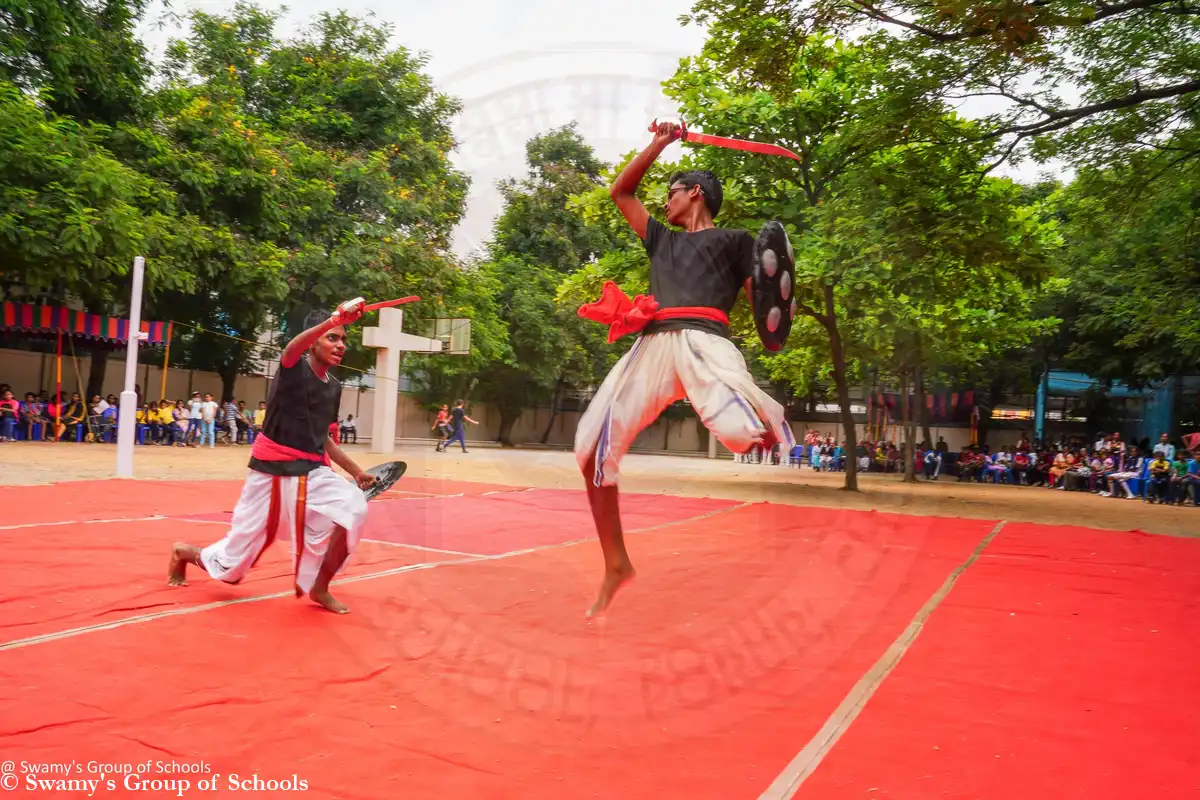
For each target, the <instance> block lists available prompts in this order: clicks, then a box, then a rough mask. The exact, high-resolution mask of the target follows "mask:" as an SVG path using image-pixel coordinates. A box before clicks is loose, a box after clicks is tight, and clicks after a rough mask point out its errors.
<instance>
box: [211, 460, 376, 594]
mask: <svg viewBox="0 0 1200 800" xmlns="http://www.w3.org/2000/svg"><path fill="white" fill-rule="evenodd" d="M366 521H367V501H366V497H365V496H364V495H363V492H362V490H361V489H359V488H358V486H357V485H355V484H353V483H351V482H350V481H348V480H346V479H345V478H343V477H342V476H340V475H338V474H337V473H336V472H334V471H333V470H332V469H330V468H329V467H324V466H323V467H318V468H317V469H314V470H313V471H312V472H310V473H308V475H306V476H303V477H299V478H284V477H277V476H275V475H266V474H264V473H261V472H255V471H251V472H250V474H249V475H247V476H246V483H245V484H244V485H243V486H242V494H241V497H239V498H238V502H237V507H236V508H234V510H233V520H232V521H231V522H230V528H229V532H228V533H227V534H225V538H224V539H222V540H221V541H219V542H216V543H215V544H211V545H209V546H208V547H206V548H204V549H203V550H201V551H200V562H201V563H202V564H203V565H204V569H205V570H207V571H208V574H209V575H211V576H212V577H213V578H215V579H216V580H219V581H224V582H226V583H239V582H240V581H241V580H242V578H244V577H246V573H247V572H249V571H250V568H251V567H252V566H254V564H255V563H256V562H257V561H258V559H259V557H260V556H261V555H262V553H263V551H265V550H266V549H267V547H269V546H270V545H271V543H272V542H274V541H275V537H276V533H277V532H279V535H280V536H281V537H283V538H286V539H287V540H289V541H290V542H291V545H292V570H293V572H294V573H295V576H296V592H297V594H302V593H306V592H308V591H309V590H311V589H312V586H313V583H315V582H316V579H317V574H318V573H319V572H320V571H321V564H322V563H323V562H324V560H325V554H326V552H328V550H329V544H330V541H331V540H332V538H333V536H332V534H333V529H334V527H336V526H341V527H342V528H345V529H346V552H347V554H349V553H352V552H353V551H354V548H355V546H356V545H357V544H358V540H359V536H360V535H361V533H362V528H363V525H364V524H365V523H366ZM347 560H349V559H347ZM344 566H345V562H343V563H342V564H339V565H338V569H337V571H338V572H340V571H341V570H342V568H343V567H344Z"/></svg>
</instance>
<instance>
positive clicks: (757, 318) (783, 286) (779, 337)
mask: <svg viewBox="0 0 1200 800" xmlns="http://www.w3.org/2000/svg"><path fill="white" fill-rule="evenodd" d="M752 286H753V289H754V324H755V326H756V327H757V328H758V338H759V339H761V340H762V343H763V346H764V347H766V348H767V349H768V350H770V351H772V352H774V351H776V350H778V349H779V348H781V347H783V344H784V342H786V341H787V338H788V334H789V333H791V331H792V318H793V317H795V316H796V299H795V297H794V294H793V293H794V292H795V291H796V254H795V253H794V252H793V251H792V243H791V242H790V241H789V240H788V235H787V231H786V230H784V228H783V224H782V223H781V222H779V221H778V220H771V221H770V222H768V223H767V224H765V225H763V226H762V230H760V231H759V233H758V239H757V240H756V241H755V243H754V280H753V284H752Z"/></svg>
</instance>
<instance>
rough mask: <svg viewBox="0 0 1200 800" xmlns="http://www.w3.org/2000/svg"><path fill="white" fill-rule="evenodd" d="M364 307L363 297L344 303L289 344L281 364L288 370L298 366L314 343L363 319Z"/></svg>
mask: <svg viewBox="0 0 1200 800" xmlns="http://www.w3.org/2000/svg"><path fill="white" fill-rule="evenodd" d="M364 305H365V301H364V300H363V299H362V298H361V297H360V298H358V299H356V300H350V301H348V302H345V303H342V304H341V305H340V306H338V307H337V310H336V311H334V312H333V316H331V317H330V318H329V319H327V320H325V321H324V322H320V323H318V324H316V325H313V326H312V327H311V328H309V329H308V330H306V331H304V332H303V333H301V334H300V335H298V336H297V337H296V338H295V339H292V340H291V341H290V342H288V344H287V347H285V348H284V350H283V355H281V356H280V357H279V362H280V364H281V365H282V366H283V367H284V368H287V369H290V368H292V367H294V366H296V364H297V363H298V362H299V361H300V357H301V356H302V355H304V354H305V353H307V352H308V348H310V347H312V346H313V343H314V342H316V341H317V340H318V339H320V338H321V337H322V336H324V335H325V334H326V333H328V332H329V331H330V330H332V329H334V328H336V327H338V326H339V325H349V324H350V323H352V322H354V321H355V320H357V319H358V318H359V317H361V316H362V314H363V312H362V309H363V306H364Z"/></svg>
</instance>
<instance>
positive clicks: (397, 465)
mask: <svg viewBox="0 0 1200 800" xmlns="http://www.w3.org/2000/svg"><path fill="white" fill-rule="evenodd" d="M407 469H408V464H405V463H404V462H403V461H388V462H387V463H384V464H377V465H375V466H374V467H371V468H370V469H369V470H367V474H368V475H374V476H375V485H374V486H372V487H371V488H370V489H364V490H363V493H364V494H366V496H367V500H374V499H375V498H376V497H378V496H379V495H381V494H383V493H384V492H386V491H387V490H388V489H390V488H392V486H393V485H394V484H395V483H396V481H398V480H400V479H401V478H402V477H404V472H405V470H407Z"/></svg>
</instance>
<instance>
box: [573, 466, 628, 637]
mask: <svg viewBox="0 0 1200 800" xmlns="http://www.w3.org/2000/svg"><path fill="white" fill-rule="evenodd" d="M595 465H596V456H595V454H594V453H593V454H592V457H591V459H590V460H589V461H588V466H587V467H586V468H585V469H584V471H583V477H584V483H585V484H586V485H587V494H588V504H589V505H590V506H591V508H592V519H593V520H595V522H596V535H597V536H599V538H600V549H601V551H602V552H603V554H604V578H603V579H602V580H601V582H600V590H599V592H597V593H596V600H595V602H593V603H592V607H591V608H590V609H588V616H589V617H591V616H594V615H596V614H599V613H600V612H602V611H604V610H605V609H606V608H608V607H609V605H611V604H612V601H613V598H614V597H616V594H617V590H619V589H620V588H621V586H622V585H624V584H625V583H627V582H628V581H630V580H632V579H633V577H634V576H635V575H636V574H637V572H636V570H634V568H633V562H632V561H630V560H629V553H628V551H626V549H625V533H624V531H622V530H621V504H620V498H619V495H618V492H617V487H616V486H596V485H595V483H594V481H593V480H592V476H593V475H594V474H595Z"/></svg>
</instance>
